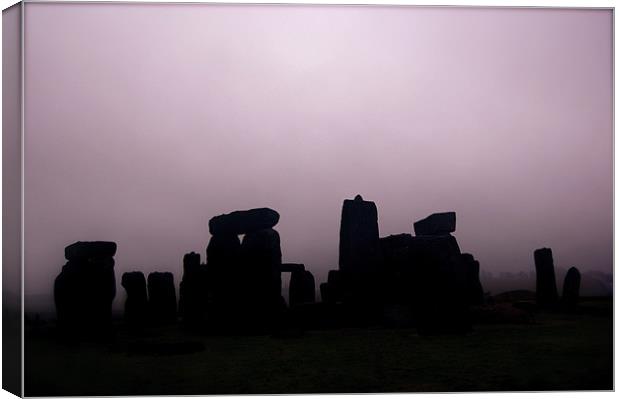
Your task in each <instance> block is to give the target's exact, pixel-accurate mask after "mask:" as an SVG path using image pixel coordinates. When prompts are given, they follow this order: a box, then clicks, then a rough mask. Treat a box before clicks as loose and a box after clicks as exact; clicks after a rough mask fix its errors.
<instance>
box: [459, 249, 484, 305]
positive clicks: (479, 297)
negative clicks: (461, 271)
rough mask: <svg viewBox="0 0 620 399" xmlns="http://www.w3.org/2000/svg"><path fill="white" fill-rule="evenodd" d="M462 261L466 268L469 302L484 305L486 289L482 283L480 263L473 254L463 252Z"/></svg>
mask: <svg viewBox="0 0 620 399" xmlns="http://www.w3.org/2000/svg"><path fill="white" fill-rule="evenodd" d="M461 261H462V262H463V266H464V267H465V269H466V278H467V288H466V289H467V294H466V295H467V303H469V304H470V305H482V303H483V302H484V291H483V290H482V284H480V263H479V262H478V261H477V260H475V259H474V257H473V255H471V254H462V255H461Z"/></svg>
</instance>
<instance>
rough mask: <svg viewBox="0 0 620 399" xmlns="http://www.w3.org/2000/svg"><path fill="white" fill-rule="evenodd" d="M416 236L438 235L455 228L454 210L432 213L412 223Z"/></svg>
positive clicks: (448, 232) (447, 232) (452, 230)
mask: <svg viewBox="0 0 620 399" xmlns="http://www.w3.org/2000/svg"><path fill="white" fill-rule="evenodd" d="M413 229H414V231H415V235H416V236H438V235H444V234H450V233H452V232H454V231H455V230H456V212H443V213H433V214H432V215H430V216H428V217H426V218H425V219H422V220H418V221H417V222H415V223H414V224H413Z"/></svg>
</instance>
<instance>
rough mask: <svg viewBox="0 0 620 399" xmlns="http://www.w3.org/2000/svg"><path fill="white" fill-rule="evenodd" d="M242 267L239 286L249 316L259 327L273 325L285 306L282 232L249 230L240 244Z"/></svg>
mask: <svg viewBox="0 0 620 399" xmlns="http://www.w3.org/2000/svg"><path fill="white" fill-rule="evenodd" d="M241 254H242V255H241V256H242V264H243V268H242V269H241V270H240V271H241V274H240V275H239V285H240V288H241V290H242V292H241V295H242V296H243V301H244V302H245V304H246V305H245V306H246V309H247V311H248V314H247V315H248V318H249V319H250V320H251V322H252V324H253V325H254V326H256V327H257V328H265V327H268V326H271V325H272V323H273V321H274V319H273V318H274V317H275V316H276V314H277V312H279V311H281V310H282V306H284V308H286V302H284V298H282V279H281V275H280V269H281V265H282V252H281V250H280V235H279V234H278V232H277V231H275V230H273V229H264V230H258V231H254V232H251V233H247V234H246V235H245V236H244V237H243V242H242V243H241Z"/></svg>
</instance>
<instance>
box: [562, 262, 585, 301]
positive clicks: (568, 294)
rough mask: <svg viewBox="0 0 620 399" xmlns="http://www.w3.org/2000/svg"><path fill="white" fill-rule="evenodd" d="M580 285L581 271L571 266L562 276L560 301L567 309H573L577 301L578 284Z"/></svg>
mask: <svg viewBox="0 0 620 399" xmlns="http://www.w3.org/2000/svg"><path fill="white" fill-rule="evenodd" d="M580 285H581V273H579V270H578V269H577V268H576V267H571V268H570V269H568V272H566V277H564V287H563V288H562V302H563V304H564V306H565V308H566V309H567V310H570V311H573V310H575V308H576V307H577V302H579V286H580Z"/></svg>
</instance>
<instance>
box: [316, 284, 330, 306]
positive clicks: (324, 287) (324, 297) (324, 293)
mask: <svg viewBox="0 0 620 399" xmlns="http://www.w3.org/2000/svg"><path fill="white" fill-rule="evenodd" d="M319 289H320V290H321V302H323V303H330V302H331V301H330V296H329V284H327V283H321V285H320V286H319Z"/></svg>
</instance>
